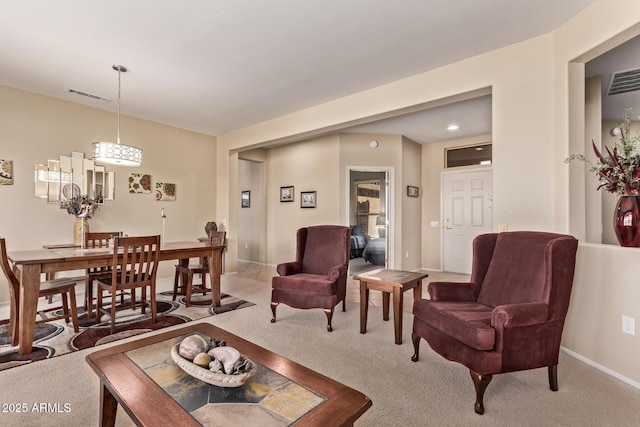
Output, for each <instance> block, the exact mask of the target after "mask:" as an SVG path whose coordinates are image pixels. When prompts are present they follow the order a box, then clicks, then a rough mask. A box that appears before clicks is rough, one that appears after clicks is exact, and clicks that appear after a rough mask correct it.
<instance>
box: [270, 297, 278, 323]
mask: <svg viewBox="0 0 640 427" xmlns="http://www.w3.org/2000/svg"><path fill="white" fill-rule="evenodd" d="M276 307H278V303H277V302H272V303H271V313H273V317H272V318H271V323H276Z"/></svg>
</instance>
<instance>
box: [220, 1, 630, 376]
mask: <svg viewBox="0 0 640 427" xmlns="http://www.w3.org/2000/svg"><path fill="white" fill-rule="evenodd" d="M639 21H640V2H637V1H635V0H598V1H596V2H595V3H594V4H593V5H592V6H591V7H589V8H588V9H587V10H586V11H585V12H583V13H582V14H580V15H578V16H577V17H575V18H574V19H572V20H571V21H569V22H567V23H566V24H565V25H563V26H562V27H561V28H559V29H558V30H557V31H555V32H553V33H550V34H547V35H544V36H541V37H536V38H534V39H530V40H527V41H524V42H522V43H518V44H514V45H512V46H508V47H505V48H502V49H498V50H495V51H492V52H488V53H486V54H483V55H479V56H476V57H473V58H469V59H466V60H463V61H460V62H457V63H454V64H450V65H447V66H444V67H441V68H438V69H435V70H432V71H429V72H425V73H422V74H419V75H416V76H412V77H409V78H406V79H403V80H399V81H396V82H393V83H390V84H387V85H383V86H380V87H376V88H374V89H370V90H367V91H363V92H360V93H357V94H354V95H351V96H347V97H344V98H340V99H337V100H334V101H331V102H327V103H325V104H322V105H318V106H314V107H311V108H308V109H306V110H302V111H298V112H295V113H292V114H289V115H286V116H283V117H279V118H276V119H274V120H270V121H267V122H264V123H260V124H257V125H254V126H251V127H248V128H245V129H241V130H238V131H235V132H231V133H228V134H225V135H221V136H219V138H218V142H219V145H218V166H219V169H218V171H217V173H218V175H217V183H218V190H219V192H218V206H217V209H218V216H222V217H225V216H230V215H231V214H232V213H233V209H234V208H233V207H232V206H233V203H234V200H233V197H227V191H228V189H230V188H233V187H234V183H233V180H234V178H233V177H234V175H233V174H232V173H229V172H231V169H230V167H232V163H231V162H229V161H228V158H229V153H231V152H232V151H233V150H236V149H239V148H240V149H241V148H243V147H254V146H260V145H262V144H269V143H272V142H286V141H290V140H296V139H304V138H309V137H312V136H314V135H321V134H324V133H326V132H327V131H328V130H332V131H336V130H339V128H340V127H341V126H346V125H348V124H350V123H352V122H354V121H363V120H366V119H367V118H368V117H373V116H376V115H384V114H388V113H390V112H393V111H395V110H401V109H405V108H411V107H412V106H416V105H420V104H423V103H429V102H433V101H436V100H439V99H442V98H446V97H450V96H455V95H456V94H460V93H465V92H469V91H473V90H479V89H482V88H487V87H490V88H491V93H492V103H493V114H492V129H493V135H492V141H493V158H494V164H493V182H494V209H493V220H494V228H495V224H499V223H506V224H509V227H510V229H512V230H518V229H532V230H547V231H559V232H567V231H569V227H570V224H571V227H572V231H573V229H574V227H576V226H577V227H578V228H577V229H575V231H576V233H575V234H576V235H578V236H579V237H581V238H583V237H584V226H582V230H581V229H580V227H581V225H580V224H581V223H582V224H584V204H583V205H582V208H580V205H579V204H578V206H575V205H573V202H574V201H576V200H577V201H578V202H580V200H582V201H583V202H584V191H585V190H584V188H585V187H584V182H583V181H584V172H582V173H581V174H578V175H575V174H573V173H572V174H571V177H572V182H571V186H570V185H569V173H570V169H569V168H568V167H567V166H566V165H565V164H564V163H563V160H564V158H566V157H567V156H568V154H569V153H570V152H576V151H578V150H580V147H581V146H584V73H583V71H581V67H580V66H570V61H573V60H574V59H575V58H578V57H579V56H582V55H586V57H588V56H591V57H593V55H594V54H593V53H590V51H591V50H592V49H596V48H598V47H599V46H600V45H603V47H602V48H601V49H600V52H603V51H604V50H605V49H606V48H607V47H609V48H610V47H612V46H613V45H614V44H615V43H619V42H621V41H623V39H626V38H628V37H631V36H634V35H637V34H639V33H640V30H639V29H638V26H639V25H638V22H639ZM621 33H624V34H623V35H622V36H620V37H618V35H619V34H621ZM612 38H617V39H616V41H615V43H609V42H608V41H609V40H610V39H612ZM588 59H590V58H588ZM581 73H582V81H578V82H573V83H571V82H570V80H569V77H570V75H571V76H578V77H580V75H581ZM570 106H571V108H570ZM576 125H577V126H576ZM570 142H571V143H570ZM424 170H425V169H424V165H423V171H424ZM576 176H577V178H578V180H577V181H575V182H574V178H576ZM581 182H582V188H580V186H581V184H580V183H581ZM343 188H344V186H343ZM571 191H574V193H575V194H572V193H571ZM580 192H581V193H582V196H580ZM425 197H427V196H426V191H425ZM570 200H571V202H572V206H573V207H572V208H571V209H570ZM228 202H229V203H232V205H228V204H227V203H228ZM434 202H435V201H434ZM343 203H344V202H343ZM424 203H425V204H427V203H428V200H427V199H425V200H424ZM431 216H432V215H431V214H429V215H423V223H422V228H423V230H427V228H426V227H425V224H428V223H427V222H425V221H429V220H430V219H432V218H431ZM569 218H571V221H570V220H569ZM581 218H582V219H581ZM430 231H432V230H430ZM432 253H433V251H432V250H431V248H430V247H429V248H427V249H426V250H425V247H424V246H423V261H422V265H423V266H430V265H431V262H427V261H426V260H429V259H431V258H430V257H432ZM579 253H580V256H579V262H578V265H577V275H576V281H575V285H574V286H575V292H574V295H573V299H572V305H571V309H570V315H569V318H568V321H567V328H566V331H565V341H564V345H565V346H566V347H567V348H569V349H570V350H572V351H576V352H579V353H580V354H581V355H582V356H583V357H585V358H587V359H589V360H591V361H593V362H594V363H597V364H600V365H602V366H604V367H606V368H607V369H610V370H611V371H614V372H617V373H619V374H620V375H622V376H624V377H626V378H627V379H629V380H630V381H632V382H633V381H635V384H636V385H637V384H638V382H639V381H640V367H639V366H638V365H637V364H634V363H629V358H630V357H632V355H637V354H640V341H639V336H635V337H630V336H628V335H627V336H623V335H621V332H620V322H621V320H620V319H621V315H622V314H626V315H630V316H634V317H635V318H636V319H640V306H639V305H638V304H637V303H636V304H631V303H630V301H635V302H637V301H638V295H637V290H638V284H637V280H636V276H637V274H636V272H635V265H636V263H635V259H634V258H637V255H636V254H637V250H634V249H628V248H616V247H613V246H606V245H603V246H596V247H592V246H588V245H584V244H582V245H581V247H580V249H579ZM602 271H608V272H611V274H610V276H609V277H603V274H602ZM610 278H613V280H609V279H610ZM613 289H615V293H616V294H617V295H621V296H625V297H626V299H625V302H624V303H619V301H617V300H611V301H609V300H607V301H603V297H602V295H603V293H604V292H613ZM630 304H631V305H630ZM583 307H591V308H592V309H591V310H589V311H586V312H585V310H584V309H583ZM598 320H602V322H599V321H598ZM587 325H588V327H587ZM605 335H606V336H608V337H610V338H609V339H608V340H607V341H606V343H602V342H601V341H598V337H601V336H605ZM595 343H600V344H606V345H598V344H595Z"/></svg>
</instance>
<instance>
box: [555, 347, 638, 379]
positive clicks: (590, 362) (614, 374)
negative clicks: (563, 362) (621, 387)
mask: <svg viewBox="0 0 640 427" xmlns="http://www.w3.org/2000/svg"><path fill="white" fill-rule="evenodd" d="M560 349H561V350H562V351H564V352H565V353H567V354H568V355H569V356H571V357H575V358H576V359H578V360H579V361H581V362H584V363H586V364H587V365H589V366H591V367H593V368H596V369H597V370H599V371H602V372H604V373H605V374H608V375H611V376H612V377H614V378H617V379H619V380H620V381H622V382H624V383H627V384H629V385H630V386H631V387H635V388H637V389H640V383H639V382H637V381H634V380H632V379H630V378H627V377H625V376H624V375H621V374H619V373H618V372H616V371H613V370H611V369H609V368H607V367H606V366H602V365H600V364H599V363H596V362H594V361H593V360H591V359H587V358H586V357H584V356H582V355H580V354H578V353H576V352H575V351H571V350H569V349H568V348H565V347H560Z"/></svg>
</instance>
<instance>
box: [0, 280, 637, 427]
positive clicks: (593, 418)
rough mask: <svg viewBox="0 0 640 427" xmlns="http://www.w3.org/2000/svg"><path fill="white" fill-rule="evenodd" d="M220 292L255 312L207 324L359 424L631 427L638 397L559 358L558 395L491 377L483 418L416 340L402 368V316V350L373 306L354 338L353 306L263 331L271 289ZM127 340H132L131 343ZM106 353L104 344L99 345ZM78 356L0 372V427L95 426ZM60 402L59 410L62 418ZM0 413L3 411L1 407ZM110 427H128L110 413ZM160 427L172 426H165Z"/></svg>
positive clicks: (538, 376) (92, 386)
mask: <svg viewBox="0 0 640 427" xmlns="http://www.w3.org/2000/svg"><path fill="white" fill-rule="evenodd" d="M222 290H223V292H227V293H231V294H233V295H234V296H237V297H239V298H244V299H247V300H250V301H252V302H254V303H256V305H255V306H252V307H248V308H244V309H242V310H236V311H233V312H230V313H225V314H224V315H221V316H213V317H209V318H206V319H203V320H202V321H207V322H211V323H213V324H215V325H216V326H219V327H222V328H224V329H227V330H229V331H230V332H232V333H235V334H237V335H240V336H242V337H244V338H246V339H248V340H250V341H253V342H254V343H256V344H258V345H261V346H263V347H265V348H267V349H269V350H272V351H274V352H276V353H279V354H282V355H284V356H286V357H288V358H290V359H292V360H294V361H296V362H298V363H301V364H303V365H305V366H307V367H310V368H311V369H314V370H317V371H319V372H321V373H323V374H324V375H327V376H329V377H331V378H334V379H336V380H338V381H340V382H342V383H345V384H347V385H349V386H351V387H353V388H355V389H357V390H359V391H361V392H363V393H364V394H366V395H367V396H369V397H370V398H371V400H372V401H373V407H372V408H371V409H369V411H367V412H366V413H365V414H364V416H363V417H361V418H360V420H358V422H357V423H356V425H358V426H431V425H433V426H467V425H476V426H496V425H498V426H536V427H538V426H594V427H595V426H598V427H600V426H637V425H638V420H640V405H639V404H638V402H640V390H638V389H635V388H633V387H631V386H629V385H627V384H625V383H623V382H621V381H619V380H617V379H615V378H613V377H611V376H609V375H606V374H604V373H602V372H600V371H598V370H596V369H594V368H592V367H589V366H587V365H585V364H583V363H582V362H580V361H578V360H576V359H574V358H572V357H570V356H568V355H566V354H564V353H562V354H561V358H560V365H559V370H558V376H559V386H560V390H559V391H558V392H555V393H554V392H552V391H550V390H549V387H548V381H547V372H546V369H538V370H533V371H527V372H520V373H514V374H503V375H497V376H495V377H494V379H493V381H492V383H491V384H490V385H489V387H488V389H487V392H486V395H485V408H486V413H485V414H484V415H482V416H480V415H476V414H475V413H474V411H473V403H474V397H475V394H474V389H473V384H472V382H471V378H470V377H469V373H468V371H467V370H466V369H465V368H464V367H462V366H460V365H458V364H455V363H451V362H448V361H446V360H444V359H443V358H441V357H440V356H438V355H436V354H435V353H433V352H432V351H431V350H430V349H429V347H428V345H427V344H426V343H425V342H424V341H423V343H422V346H421V359H420V361H419V362H417V363H414V362H411V360H410V358H411V355H412V354H413V346H412V345H411V343H410V335H411V320H412V319H411V315H410V314H409V313H407V312H405V315H404V331H403V338H404V342H403V344H402V345H395V344H394V343H393V324H392V323H391V321H389V322H384V321H382V313H381V309H380V307H372V308H371V309H370V310H369V322H368V330H367V333H366V334H364V335H363V334H360V333H359V308H358V302H357V301H356V300H353V299H352V300H349V301H348V302H347V312H345V313H343V312H342V311H340V310H336V313H335V314H334V318H333V328H334V330H333V332H331V333H328V332H327V331H326V318H325V315H324V313H323V312H322V311H321V310H295V309H292V308H289V307H287V306H284V305H282V304H281V305H280V306H279V307H278V321H277V322H276V323H274V324H272V323H270V322H269V321H270V319H271V311H270V308H269V298H270V291H271V289H270V284H269V283H267V282H260V281H255V280H250V279H243V278H240V277H237V276H224V277H223V278H222ZM134 339H135V338H134ZM105 345H111V344H105ZM90 351H95V350H82V351H78V352H75V353H73V354H70V355H66V356H64V357H58V358H54V359H49V360H45V361H42V362H38V363H36V364H34V365H32V366H25V367H18V368H14V369H10V370H7V371H3V372H0V384H2V387H0V402H2V404H9V403H25V404H26V406H27V408H28V409H29V410H28V411H27V413H11V412H9V413H7V412H0V425H2V426H35V425H37V426H39V427H42V426H72V425H73V426H76V425H78V426H80V425H82V426H94V425H97V424H98V408H99V395H100V393H99V381H98V378H97V377H96V375H95V374H94V373H93V371H92V370H91V369H90V368H89V366H88V365H87V364H86V362H85V360H84V358H85V356H86V355H87V354H88V352H90ZM34 403H49V404H56V403H57V404H59V406H60V408H61V412H53V413H51V412H49V413H47V412H44V413H43V412H34V411H32V408H33V404H34ZM65 404H68V405H67V407H68V408H69V410H68V412H64V409H65V406H64V405H65ZM0 409H2V408H0ZM117 425H119V426H131V425H133V423H132V422H131V420H130V419H129V418H128V416H127V414H126V413H125V412H124V411H119V413H118V420H117ZM167 425H171V421H170V420H167Z"/></svg>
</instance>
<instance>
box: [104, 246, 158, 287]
mask: <svg viewBox="0 0 640 427" xmlns="http://www.w3.org/2000/svg"><path fill="white" fill-rule="evenodd" d="M159 251H160V236H159V235H158V236H143V237H117V238H116V239H115V244H114V247H113V265H112V268H113V271H112V283H113V284H114V286H115V285H116V284H117V285H119V286H118V287H121V288H134V287H141V286H146V285H147V284H148V283H150V282H152V281H154V280H155V276H156V271H157V268H156V266H157V264H158V254H159ZM118 270H120V271H121V274H118Z"/></svg>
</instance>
